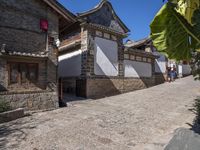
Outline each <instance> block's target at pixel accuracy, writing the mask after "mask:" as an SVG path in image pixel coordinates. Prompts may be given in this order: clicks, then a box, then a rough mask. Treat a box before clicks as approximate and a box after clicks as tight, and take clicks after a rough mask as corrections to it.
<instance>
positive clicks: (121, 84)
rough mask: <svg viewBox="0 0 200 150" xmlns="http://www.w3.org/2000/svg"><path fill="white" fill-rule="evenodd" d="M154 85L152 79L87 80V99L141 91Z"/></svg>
mask: <svg viewBox="0 0 200 150" xmlns="http://www.w3.org/2000/svg"><path fill="white" fill-rule="evenodd" d="M154 85H155V81H154V78H140V79H139V78H121V77H119V78H91V79H87V90H86V91H87V98H94V99H96V98H102V97H107V96H113V95H117V94H121V93H126V92H131V91H135V90H141V89H144V88H147V87H151V86H154Z"/></svg>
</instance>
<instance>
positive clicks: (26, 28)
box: [0, 0, 75, 110]
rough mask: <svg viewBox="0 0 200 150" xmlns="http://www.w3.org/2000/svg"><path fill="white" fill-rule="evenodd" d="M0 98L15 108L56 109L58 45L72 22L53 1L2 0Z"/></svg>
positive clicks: (0, 19) (0, 10) (72, 19)
mask: <svg viewBox="0 0 200 150" xmlns="http://www.w3.org/2000/svg"><path fill="white" fill-rule="evenodd" d="M0 13H1V17H0V96H1V100H4V101H7V102H8V103H10V105H11V107H12V108H13V109H14V108H19V107H21V108H26V109H27V110H37V109H51V108H56V107H57V106H58V94H57V93H58V92H57V65H58V60H57V54H58V50H57V44H59V36H60V31H61V30H62V29H63V27H64V26H66V24H72V23H74V22H75V19H74V16H73V15H72V14H71V13H70V12H68V11H67V10H66V9H65V8H64V7H63V6H62V5H60V4H59V3H58V2H57V1H55V0H29V1H27V0H20V1H19V0H1V4H0Z"/></svg>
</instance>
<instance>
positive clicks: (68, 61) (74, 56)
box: [58, 50, 82, 77]
mask: <svg viewBox="0 0 200 150" xmlns="http://www.w3.org/2000/svg"><path fill="white" fill-rule="evenodd" d="M81 55H82V54H81V51H80V50H78V51H75V52H72V53H69V54H65V55H62V56H60V57H59V65H58V75H59V77H75V76H80V75H81Z"/></svg>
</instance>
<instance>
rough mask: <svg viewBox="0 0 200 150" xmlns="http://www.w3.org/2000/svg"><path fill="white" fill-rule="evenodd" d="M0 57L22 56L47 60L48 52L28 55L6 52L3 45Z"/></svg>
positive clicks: (27, 53)
mask: <svg viewBox="0 0 200 150" xmlns="http://www.w3.org/2000/svg"><path fill="white" fill-rule="evenodd" d="M0 56H24V57H37V58H47V57H48V52H40V53H29V52H17V51H7V50H5V44H3V45H2V47H1V49H0Z"/></svg>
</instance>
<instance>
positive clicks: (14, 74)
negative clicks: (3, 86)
mask: <svg viewBox="0 0 200 150" xmlns="http://www.w3.org/2000/svg"><path fill="white" fill-rule="evenodd" d="M18 78H19V72H18V65H17V64H14V63H11V64H10V83H17V82H18Z"/></svg>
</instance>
